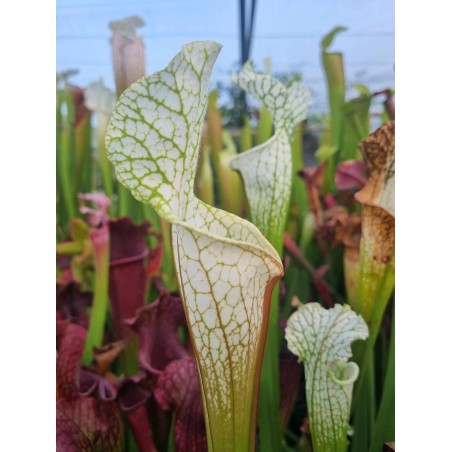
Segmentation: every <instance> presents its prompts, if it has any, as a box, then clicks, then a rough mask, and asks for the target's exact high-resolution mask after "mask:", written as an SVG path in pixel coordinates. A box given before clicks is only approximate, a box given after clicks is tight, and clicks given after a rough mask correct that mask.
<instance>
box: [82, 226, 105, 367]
mask: <svg viewBox="0 0 452 452" xmlns="http://www.w3.org/2000/svg"><path fill="white" fill-rule="evenodd" d="M90 237H91V240H92V242H93V245H94V249H95V251H94V271H95V273H94V300H93V307H92V309H91V313H90V321H89V328H88V334H87V336H86V343H85V349H84V350H83V363H84V364H85V365H86V366H88V365H90V364H91V361H92V359H93V356H94V351H93V347H100V346H101V345H102V342H103V337H104V329H105V321H106V318H107V310H108V277H109V267H110V237H109V233H108V226H106V230H101V229H98V230H96V231H94V232H92V233H91V235H90Z"/></svg>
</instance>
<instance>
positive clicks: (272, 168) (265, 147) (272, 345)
mask: <svg viewBox="0 0 452 452" xmlns="http://www.w3.org/2000/svg"><path fill="white" fill-rule="evenodd" d="M233 82H235V83H236V84H238V85H239V86H240V87H241V88H242V89H244V90H245V91H247V92H248V93H250V94H252V95H253V96H254V97H256V98H257V99H259V100H260V101H261V103H262V105H263V106H264V107H265V109H266V110H267V111H268V112H269V114H270V115H271V117H272V118H273V124H274V128H275V132H274V134H273V136H272V137H271V138H270V139H268V140H267V141H265V142H264V143H262V144H261V145H259V146H256V147H254V148H252V149H250V150H249V151H247V152H244V153H242V154H239V155H238V156H237V157H235V158H234V159H233V160H232V161H231V167H232V168H234V169H236V170H238V171H239V172H240V174H241V176H242V179H243V182H244V186H245V193H246V196H247V199H248V203H249V206H250V214H251V221H252V222H253V223H254V224H255V225H256V226H257V227H258V228H259V229H260V230H261V231H262V233H263V234H264V235H265V237H266V238H267V239H268V240H269V241H270V243H271V244H272V245H273V246H274V247H275V249H276V250H277V251H278V253H279V254H281V253H282V245H283V238H284V231H285V228H286V221H287V215H288V210H289V203H290V196H291V189H292V148H291V143H292V141H293V138H294V134H295V128H296V125H297V124H298V123H300V122H301V121H303V120H304V119H306V116H307V112H308V107H309V105H310V103H311V94H310V92H309V90H308V89H307V88H306V86H305V85H304V84H303V83H301V82H299V81H294V82H293V83H291V84H290V85H289V86H288V87H286V86H284V85H283V84H282V83H281V82H280V81H279V80H277V79H275V78H274V77H272V76H271V75H267V74H257V73H256V72H255V71H254V69H253V66H252V64H251V62H248V63H246V64H245V65H244V66H243V68H242V69H241V71H240V73H239V74H238V76H236V77H234V78H233ZM278 301H279V300H278V291H277V290H275V292H274V293H273V299H272V302H271V313H270V323H269V332H268V338H267V344H266V349H265V356H264V364H263V372H262V382H261V396H260V401H259V427H260V433H261V436H262V438H263V447H269V449H268V450H272V451H277V450H279V449H280V443H281V432H280V422H279V419H278V418H279V416H278V413H279V405H280V403H279V392H278V388H279V369H278V366H279V360H278V351H279V321H278V314H279V313H278V308H279V303H278Z"/></svg>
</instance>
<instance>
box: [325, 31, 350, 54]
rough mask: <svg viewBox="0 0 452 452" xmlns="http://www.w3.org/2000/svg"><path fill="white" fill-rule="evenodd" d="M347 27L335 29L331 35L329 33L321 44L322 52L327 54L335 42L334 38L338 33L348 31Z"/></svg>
mask: <svg viewBox="0 0 452 452" xmlns="http://www.w3.org/2000/svg"><path fill="white" fill-rule="evenodd" d="M347 30H348V28H347V27H340V26H339V27H334V28H333V29H332V30H331V31H330V32H329V33H327V34H326V35H325V36H324V37H323V38H322V41H321V42H320V46H321V47H322V51H323V52H325V51H327V50H328V48H329V47H330V46H331V44H332V43H333V41H334V38H335V37H336V35H337V34H338V33H342V32H343V31H347Z"/></svg>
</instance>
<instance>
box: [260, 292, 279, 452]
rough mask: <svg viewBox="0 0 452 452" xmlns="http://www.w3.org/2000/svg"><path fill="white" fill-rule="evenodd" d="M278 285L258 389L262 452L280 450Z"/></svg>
mask: <svg viewBox="0 0 452 452" xmlns="http://www.w3.org/2000/svg"><path fill="white" fill-rule="evenodd" d="M278 311H279V284H278V285H276V286H275V288H274V289H273V294H272V300H271V307H270V318H269V322H268V332H267V341H266V343H265V352H264V359H263V362H262V374H261V384H260V389H259V413H258V423H259V439H260V450H261V451H262V452H264V451H268V452H276V451H279V450H280V449H281V429H280V420H279V417H280V416H279V409H280V407H279V405H280V403H279V359H278V358H279V312H278Z"/></svg>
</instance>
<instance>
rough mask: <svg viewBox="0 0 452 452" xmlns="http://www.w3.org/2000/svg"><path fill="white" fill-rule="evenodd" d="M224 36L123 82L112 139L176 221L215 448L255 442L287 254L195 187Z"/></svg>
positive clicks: (138, 192) (121, 158)
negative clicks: (273, 308) (275, 294)
mask: <svg viewBox="0 0 452 452" xmlns="http://www.w3.org/2000/svg"><path fill="white" fill-rule="evenodd" d="M220 49H221V45H220V44H218V43H215V42H212V41H200V42H192V43H189V44H186V45H184V46H183V47H182V50H181V51H180V53H178V54H177V55H176V56H175V57H174V58H173V59H172V60H171V62H170V63H169V65H168V66H167V67H166V68H165V69H163V70H161V71H159V72H156V73H154V74H152V75H150V76H146V77H143V78H141V79H139V80H138V81H137V82H135V83H134V84H132V85H131V86H130V87H129V88H128V89H126V90H125V91H124V93H123V94H122V96H121V97H120V99H119V101H118V103H117V104H116V106H115V108H114V110H113V113H112V117H111V120H110V123H109V126H108V130H107V136H106V145H107V152H108V157H109V159H110V161H111V162H112V163H113V165H114V167H115V169H116V174H117V178H118V180H119V181H120V182H121V183H122V184H124V185H125V186H126V187H127V188H128V189H129V190H130V191H131V192H132V195H133V196H134V197H135V198H136V199H138V200H139V201H142V202H144V203H146V204H149V205H150V206H152V207H153V208H154V209H155V210H156V211H157V212H158V214H159V215H160V216H161V217H162V218H164V219H165V220H166V221H168V222H169V223H170V224H171V238H172V252H173V258H174V263H175V267H176V273H177V278H178V283H179V287H180V292H181V296H182V298H183V302H184V309H185V314H186V318H187V323H188V325H189V330H190V336H191V339H192V343H193V348H194V353H195V356H196V360H197V363H198V370H199V375H200V380H201V387H202V396H203V405H204V413H205V419H206V429H207V438H208V447H209V450H210V451H247V450H254V443H255V419H256V408H257V393H258V382H259V375H260V369H261V363H262V356H263V351H264V343H265V337H266V331H267V324H268V318H269V311H270V299H271V293H272V290H273V288H274V286H275V284H276V283H277V281H278V280H279V279H280V278H281V277H282V275H283V267H282V263H281V260H280V257H279V255H278V253H277V251H276V250H275V249H274V248H273V246H272V245H271V244H270V243H269V242H268V241H267V239H265V237H264V236H263V235H262V233H261V232H260V231H259V230H258V229H257V228H256V227H255V226H254V225H253V224H251V223H249V222H248V221H245V220H243V219H241V218H239V217H237V216H235V215H233V214H230V213H227V212H225V211H222V210H220V209H217V208H214V207H212V206H210V205H208V204H205V203H204V202H202V201H200V200H199V199H198V198H196V196H195V195H194V183H195V173H196V166H197V161H198V155H199V149H200V140H201V129H202V125H203V122H204V117H205V113H206V108H207V102H208V90H209V80H210V74H211V71H212V67H213V65H214V63H215V60H216V58H217V56H218V54H219V52H220Z"/></svg>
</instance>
